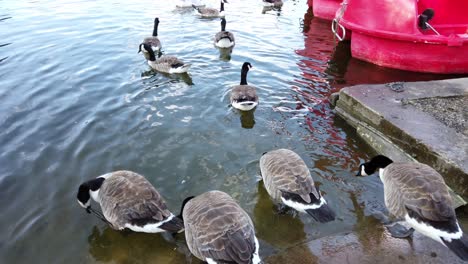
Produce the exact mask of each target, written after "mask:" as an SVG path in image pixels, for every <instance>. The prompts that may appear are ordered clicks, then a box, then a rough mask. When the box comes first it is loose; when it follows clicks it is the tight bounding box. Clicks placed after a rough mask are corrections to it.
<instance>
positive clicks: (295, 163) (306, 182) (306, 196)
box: [260, 149, 320, 203]
mask: <svg viewBox="0 0 468 264" xmlns="http://www.w3.org/2000/svg"><path fill="white" fill-rule="evenodd" d="M260 169H261V173H262V177H263V179H264V182H265V187H266V188H267V190H268V192H269V193H270V195H272V196H273V198H274V199H275V200H279V199H280V195H281V192H287V193H291V194H296V195H299V196H300V197H301V198H302V199H303V200H304V202H306V203H310V202H311V198H310V194H313V195H314V196H315V198H317V199H318V198H320V195H319V194H318V192H317V190H316V188H315V186H314V181H313V179H312V176H311V175H310V171H309V169H308V168H307V165H306V164H305V162H304V161H303V160H302V159H301V157H300V156H299V155H298V154H296V153H295V152H294V151H291V150H288V149H278V150H273V151H269V152H267V153H265V154H264V155H263V156H262V157H261V158H260Z"/></svg>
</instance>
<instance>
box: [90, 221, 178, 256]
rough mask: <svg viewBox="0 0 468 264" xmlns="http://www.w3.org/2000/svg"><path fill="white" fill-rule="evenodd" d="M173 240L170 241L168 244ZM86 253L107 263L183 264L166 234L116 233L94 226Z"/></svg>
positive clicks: (175, 245)
mask: <svg viewBox="0 0 468 264" xmlns="http://www.w3.org/2000/svg"><path fill="white" fill-rule="evenodd" d="M171 240H172V241H171ZM88 244H89V253H90V255H91V256H92V257H93V258H94V259H95V260H97V261H100V262H109V263H135V262H138V263H174V264H175V263H186V256H185V254H184V253H183V252H181V250H179V249H178V246H177V244H176V243H175V241H174V239H173V238H171V237H170V235H168V234H145V233H135V232H130V231H129V232H119V231H115V230H113V229H111V228H109V227H105V228H104V230H99V228H97V227H94V228H93V230H92V232H91V234H90V235H89V237H88Z"/></svg>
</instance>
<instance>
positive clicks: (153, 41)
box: [142, 18, 161, 60]
mask: <svg viewBox="0 0 468 264" xmlns="http://www.w3.org/2000/svg"><path fill="white" fill-rule="evenodd" d="M158 25H159V18H155V19H154V28H153V35H152V36H151V37H147V38H145V39H144V40H143V42H142V43H143V44H148V45H150V47H151V49H152V50H153V51H154V52H159V51H160V50H161V41H159V38H158ZM143 55H144V56H145V58H146V59H147V60H148V59H149V53H148V52H147V51H146V50H143Z"/></svg>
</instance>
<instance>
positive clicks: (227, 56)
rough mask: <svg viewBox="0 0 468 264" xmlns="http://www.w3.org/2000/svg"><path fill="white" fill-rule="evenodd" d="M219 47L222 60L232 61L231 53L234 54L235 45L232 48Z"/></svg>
mask: <svg viewBox="0 0 468 264" xmlns="http://www.w3.org/2000/svg"><path fill="white" fill-rule="evenodd" d="M217 49H218V50H219V58H220V59H221V60H222V61H230V60H231V54H232V51H233V49H234V47H230V48H218V47H217Z"/></svg>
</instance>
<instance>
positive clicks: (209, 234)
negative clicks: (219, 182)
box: [179, 191, 261, 264]
mask: <svg viewBox="0 0 468 264" xmlns="http://www.w3.org/2000/svg"><path fill="white" fill-rule="evenodd" d="M179 217H180V218H181V219H182V221H183V222H184V226H185V239H186V241H187V245H188V248H189V250H190V252H192V254H193V255H195V256H196V257H197V258H199V259H201V260H203V261H205V262H207V263H208V264H212V263H238V264H257V263H260V262H261V260H260V257H259V255H258V249H259V244H258V240H257V238H256V237H255V229H254V226H253V223H252V220H251V219H250V217H249V215H248V214H247V213H246V212H245V211H244V210H243V209H242V208H241V207H240V206H239V205H238V204H237V203H236V202H235V201H234V199H232V198H231V196H229V195H228V194H226V193H224V192H221V191H209V192H206V193H203V194H201V195H198V196H196V197H188V198H186V199H185V200H184V202H183V203H182V209H181V215H180V216H179Z"/></svg>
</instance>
